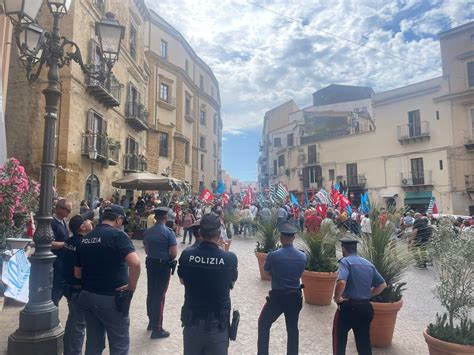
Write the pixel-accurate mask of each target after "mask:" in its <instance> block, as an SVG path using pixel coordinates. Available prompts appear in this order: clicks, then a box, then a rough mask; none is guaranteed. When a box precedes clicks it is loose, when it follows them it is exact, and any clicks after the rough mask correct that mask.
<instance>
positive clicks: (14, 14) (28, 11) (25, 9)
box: [3, 0, 43, 25]
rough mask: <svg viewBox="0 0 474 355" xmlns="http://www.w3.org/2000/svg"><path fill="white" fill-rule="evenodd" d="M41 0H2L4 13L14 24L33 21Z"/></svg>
mask: <svg viewBox="0 0 474 355" xmlns="http://www.w3.org/2000/svg"><path fill="white" fill-rule="evenodd" d="M42 2H43V1H42V0H3V7H4V9H5V15H7V16H8V17H9V18H10V19H11V20H12V22H13V24H14V25H20V24H29V23H33V22H35V19H36V16H37V15H38V12H39V9H40V7H41V3H42Z"/></svg>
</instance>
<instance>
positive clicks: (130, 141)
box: [125, 137, 138, 155]
mask: <svg viewBox="0 0 474 355" xmlns="http://www.w3.org/2000/svg"><path fill="white" fill-rule="evenodd" d="M125 152H126V154H128V155H138V142H137V141H136V140H135V139H134V138H133V137H128V138H127V146H126V147H125Z"/></svg>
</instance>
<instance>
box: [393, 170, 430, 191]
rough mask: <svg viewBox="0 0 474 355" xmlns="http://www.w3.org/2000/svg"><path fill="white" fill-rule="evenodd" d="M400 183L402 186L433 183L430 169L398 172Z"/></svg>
mask: <svg viewBox="0 0 474 355" xmlns="http://www.w3.org/2000/svg"><path fill="white" fill-rule="evenodd" d="M400 185H401V186H402V187H412V186H429V185H433V181H432V178H431V170H414V171H410V172H408V173H400Z"/></svg>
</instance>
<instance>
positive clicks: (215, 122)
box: [214, 115, 217, 134]
mask: <svg viewBox="0 0 474 355" xmlns="http://www.w3.org/2000/svg"><path fill="white" fill-rule="evenodd" d="M214 134H217V115H214Z"/></svg>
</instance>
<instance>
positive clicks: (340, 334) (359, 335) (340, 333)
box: [332, 301, 374, 355]
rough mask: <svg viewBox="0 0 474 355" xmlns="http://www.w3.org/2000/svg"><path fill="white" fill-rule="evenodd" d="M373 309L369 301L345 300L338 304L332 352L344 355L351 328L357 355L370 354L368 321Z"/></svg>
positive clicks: (371, 316)
mask: <svg viewBox="0 0 474 355" xmlns="http://www.w3.org/2000/svg"><path fill="white" fill-rule="evenodd" d="M373 317H374V309H373V308H372V305H371V304H370V302H369V301H346V302H343V303H341V304H340V305H339V307H338V310H337V311H336V314H335V316H334V323H333V329H332V332H333V343H332V345H333V346H332V348H333V354H334V355H345V354H346V345H347V334H348V333H349V331H350V330H351V329H352V331H353V332H354V338H355V342H356V347H357V352H358V354H359V355H372V347H371V345H370V323H371V322H372V318H373Z"/></svg>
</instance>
